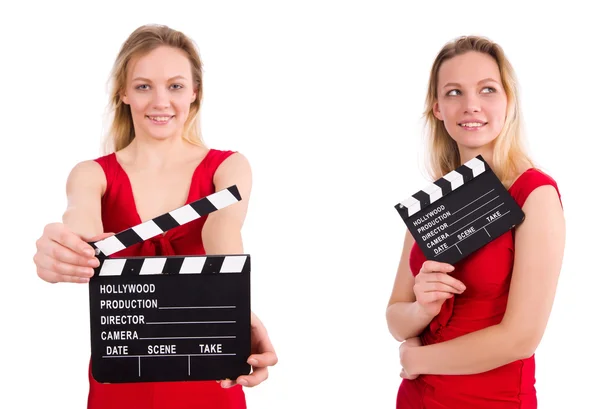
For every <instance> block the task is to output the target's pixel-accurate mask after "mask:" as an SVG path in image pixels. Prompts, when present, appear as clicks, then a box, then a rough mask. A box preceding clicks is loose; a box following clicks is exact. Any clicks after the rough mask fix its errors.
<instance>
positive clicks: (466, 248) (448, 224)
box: [395, 155, 525, 264]
mask: <svg viewBox="0 0 600 409" xmlns="http://www.w3.org/2000/svg"><path fill="white" fill-rule="evenodd" d="M395 208H396V210H397V211H398V213H400V216H401V217H402V219H403V220H404V223H405V224H406V226H407V228H408V230H409V231H410V233H411V234H412V236H413V237H414V238H415V241H416V243H417V245H418V246H419V247H420V248H421V250H423V253H424V254H425V256H426V258H427V259H428V260H435V261H440V262H444V263H450V264H454V263H456V262H458V261H460V260H462V259H463V258H465V257H467V256H468V255H470V254H471V253H473V252H475V251H476V250H478V249H480V248H481V247H483V246H485V245H486V244H488V243H489V242H491V241H492V240H494V239H496V238H498V237H499V236H501V235H502V234H504V233H506V232H507V231H509V230H510V229H512V228H513V227H515V226H516V225H518V224H520V223H521V222H522V221H523V220H524V218H525V214H524V213H523V211H522V210H521V208H520V207H519V205H518V204H517V202H515V200H514V199H513V198H512V196H511V195H510V193H508V191H507V190H506V188H505V187H504V185H502V183H501V182H500V180H499V179H498V177H497V176H496V175H495V174H494V172H493V171H492V169H491V168H490V167H489V165H488V164H487V163H486V162H485V160H484V159H483V157H482V156H481V155H479V156H477V157H475V158H473V159H471V160H470V161H468V162H466V163H465V164H464V165H461V166H459V167H458V168H456V169H455V170H453V171H451V172H449V173H447V174H446V175H444V176H443V177H441V178H440V179H438V180H436V181H435V182H433V183H432V184H430V185H429V186H427V187H426V188H425V189H423V190H419V191H418V192H417V193H415V194H413V195H412V196H410V197H408V198H407V199H405V200H403V201H402V202H400V203H398V204H397V205H396V206H395Z"/></svg>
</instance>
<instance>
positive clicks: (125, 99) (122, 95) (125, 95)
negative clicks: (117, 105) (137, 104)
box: [120, 92, 129, 105]
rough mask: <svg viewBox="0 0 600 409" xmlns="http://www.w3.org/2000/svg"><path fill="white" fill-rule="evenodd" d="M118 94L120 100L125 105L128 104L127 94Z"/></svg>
mask: <svg viewBox="0 0 600 409" xmlns="http://www.w3.org/2000/svg"><path fill="white" fill-rule="evenodd" d="M120 95H121V101H123V103H124V104H125V105H129V98H128V97H127V94H125V93H123V92H121V93H120Z"/></svg>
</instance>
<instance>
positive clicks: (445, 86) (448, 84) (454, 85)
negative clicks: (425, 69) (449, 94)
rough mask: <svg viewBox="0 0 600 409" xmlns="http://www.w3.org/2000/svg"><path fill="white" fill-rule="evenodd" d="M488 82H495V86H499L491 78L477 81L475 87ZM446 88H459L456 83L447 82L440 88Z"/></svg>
mask: <svg viewBox="0 0 600 409" xmlns="http://www.w3.org/2000/svg"><path fill="white" fill-rule="evenodd" d="M490 81H491V82H495V83H496V84H498V85H500V83H499V82H498V81H496V80H495V79H493V78H484V79H482V80H481V81H479V82H478V83H477V85H479V84H481V83H484V82H490ZM447 87H460V84H458V83H456V82H449V83H447V84H446V85H444V86H443V87H442V88H447Z"/></svg>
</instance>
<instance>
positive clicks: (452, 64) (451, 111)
mask: <svg viewBox="0 0 600 409" xmlns="http://www.w3.org/2000/svg"><path fill="white" fill-rule="evenodd" d="M438 80H439V81H438V89H437V92H438V100H437V102H436V103H435V105H434V115H435V116H436V118H437V119H439V120H440V121H443V122H444V126H445V128H446V130H447V131H448V133H449V134H450V136H451V137H452V139H454V140H455V141H456V143H457V144H458V147H459V149H460V151H461V155H462V154H463V153H466V151H470V150H473V151H477V152H480V151H482V150H487V149H491V146H492V144H493V141H494V140H495V139H496V137H497V136H498V134H499V133H500V131H501V130H502V127H503V126H504V121H505V118H506V107H507V97H506V93H505V91H504V88H503V87H502V82H501V78H500V70H499V68H498V64H497V63H496V60H495V59H494V58H493V57H491V56H490V55H488V54H484V53H479V52H468V53H465V54H462V55H458V56H456V57H453V58H451V59H449V60H446V61H444V63H443V64H442V65H441V67H440V70H439V73H438Z"/></svg>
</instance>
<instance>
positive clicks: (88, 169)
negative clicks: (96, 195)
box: [67, 160, 106, 194]
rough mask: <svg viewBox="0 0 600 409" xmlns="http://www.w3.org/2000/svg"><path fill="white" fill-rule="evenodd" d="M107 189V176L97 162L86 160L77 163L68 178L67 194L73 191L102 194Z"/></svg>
mask: <svg viewBox="0 0 600 409" xmlns="http://www.w3.org/2000/svg"><path fill="white" fill-rule="evenodd" d="M105 188H106V176H105V175H104V170H103V169H102V166H100V164H99V163H98V162H96V161H95V160H86V161H82V162H79V163H77V164H76V165H75V166H74V167H73V169H71V172H70V173H69V176H68V178H67V193H68V194H69V193H72V191H73V190H80V189H86V190H97V189H100V190H101V191H102V192H103V191H104V189H105Z"/></svg>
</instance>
